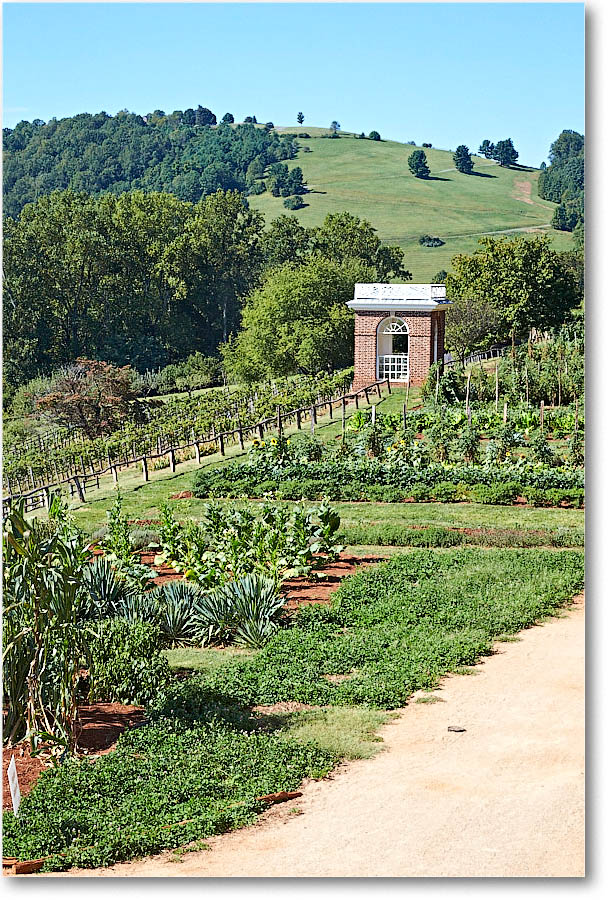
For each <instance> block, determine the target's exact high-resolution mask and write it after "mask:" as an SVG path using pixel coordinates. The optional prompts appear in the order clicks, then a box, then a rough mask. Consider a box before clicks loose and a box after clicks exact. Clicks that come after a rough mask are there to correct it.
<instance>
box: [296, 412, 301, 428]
mask: <svg viewBox="0 0 608 900" xmlns="http://www.w3.org/2000/svg"><path fill="white" fill-rule="evenodd" d="M296 427H297V429H298V431H300V430H301V428H302V413H301V412H300V410H299V409H296Z"/></svg>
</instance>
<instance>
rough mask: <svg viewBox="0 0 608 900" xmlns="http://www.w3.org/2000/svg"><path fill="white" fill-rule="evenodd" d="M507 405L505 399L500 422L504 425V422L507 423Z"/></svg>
mask: <svg viewBox="0 0 608 900" xmlns="http://www.w3.org/2000/svg"><path fill="white" fill-rule="evenodd" d="M508 406H509V404H508V403H507V401H506V400H505V405H504V407H503V410H502V424H503V425H506V424H507V410H508Z"/></svg>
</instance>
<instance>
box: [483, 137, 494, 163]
mask: <svg viewBox="0 0 608 900" xmlns="http://www.w3.org/2000/svg"><path fill="white" fill-rule="evenodd" d="M479 153H480V155H481V156H485V158H486V159H494V144H493V143H492V142H491V141H489V140H488V139H487V138H486V139H485V141H482V142H481V145H480V147H479Z"/></svg>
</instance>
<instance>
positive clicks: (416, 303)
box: [346, 300, 450, 313]
mask: <svg viewBox="0 0 608 900" xmlns="http://www.w3.org/2000/svg"><path fill="white" fill-rule="evenodd" d="M346 305H347V306H348V307H349V308H350V309H354V310H355V311H369V312H385V311H386V312H390V310H393V309H394V310H395V311H396V312H428V313H431V312H433V311H434V310H436V309H447V308H448V307H449V305H450V304H449V302H448V301H446V302H445V303H436V302H435V301H434V300H347V301H346Z"/></svg>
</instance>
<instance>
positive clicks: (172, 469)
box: [169, 447, 175, 472]
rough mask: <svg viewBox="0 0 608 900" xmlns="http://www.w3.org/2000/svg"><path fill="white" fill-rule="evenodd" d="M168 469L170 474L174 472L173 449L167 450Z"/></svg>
mask: <svg viewBox="0 0 608 900" xmlns="http://www.w3.org/2000/svg"><path fill="white" fill-rule="evenodd" d="M169 467H170V469H171V471H172V472H175V450H174V449H173V447H171V449H170V450H169Z"/></svg>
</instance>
